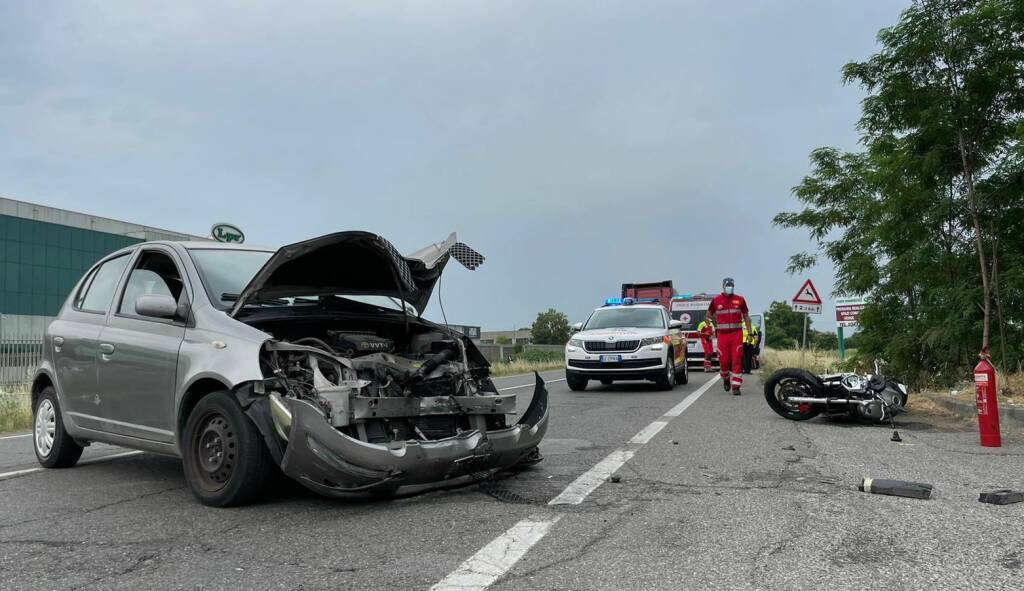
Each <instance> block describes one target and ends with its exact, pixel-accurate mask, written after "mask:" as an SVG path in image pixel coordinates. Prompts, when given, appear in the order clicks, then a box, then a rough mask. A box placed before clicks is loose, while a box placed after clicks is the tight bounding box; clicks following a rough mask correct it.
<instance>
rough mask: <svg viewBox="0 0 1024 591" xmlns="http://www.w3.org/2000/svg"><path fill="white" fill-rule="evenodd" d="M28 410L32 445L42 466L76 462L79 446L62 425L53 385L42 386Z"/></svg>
mask: <svg viewBox="0 0 1024 591" xmlns="http://www.w3.org/2000/svg"><path fill="white" fill-rule="evenodd" d="M32 411H33V412H32V442H33V443H32V448H33V449H34V450H35V452H36V460H38V461H39V464H40V465H41V466H43V467H44V468H70V467H71V466H74V465H75V464H77V463H78V458H80V457H82V450H83V448H82V446H81V445H78V443H76V442H75V440H74V439H72V438H71V435H68V432H67V430H66V429H64V419H63V417H61V414H60V402H58V401H57V391H56V390H54V389H53V386H47V387H46V388H43V391H42V392H40V393H39V400H38V401H37V402H36V407H35V408H34V409H32Z"/></svg>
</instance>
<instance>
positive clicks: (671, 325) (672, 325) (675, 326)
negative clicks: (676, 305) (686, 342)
mask: <svg viewBox="0 0 1024 591" xmlns="http://www.w3.org/2000/svg"><path fill="white" fill-rule="evenodd" d="M668 327H669V328H670V329H672V330H682V328H683V323H682V322H680V321H679V320H673V321H671V322H669V323H668Z"/></svg>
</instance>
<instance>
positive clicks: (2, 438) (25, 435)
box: [0, 433, 32, 441]
mask: <svg viewBox="0 0 1024 591" xmlns="http://www.w3.org/2000/svg"><path fill="white" fill-rule="evenodd" d="M21 437H32V434H31V433H22V434H21V435H4V436H3V437H0V441H3V440H4V439H19V438H21Z"/></svg>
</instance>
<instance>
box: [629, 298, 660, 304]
mask: <svg viewBox="0 0 1024 591" xmlns="http://www.w3.org/2000/svg"><path fill="white" fill-rule="evenodd" d="M660 302H661V300H659V299H658V298H637V299H635V300H633V303H635V304H657V303H660Z"/></svg>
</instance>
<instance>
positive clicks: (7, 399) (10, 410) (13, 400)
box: [0, 390, 32, 433]
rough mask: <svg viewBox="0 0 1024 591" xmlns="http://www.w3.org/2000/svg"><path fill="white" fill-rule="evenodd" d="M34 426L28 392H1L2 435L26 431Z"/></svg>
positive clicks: (0, 416)
mask: <svg viewBox="0 0 1024 591" xmlns="http://www.w3.org/2000/svg"><path fill="white" fill-rule="evenodd" d="M31 426H32V408H31V404H30V398H29V395H28V390H15V391H13V392H7V391H3V390H0V433H3V432H5V431H24V430H25V429H28V428H29V427H31Z"/></svg>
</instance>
